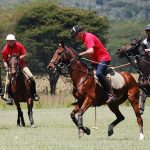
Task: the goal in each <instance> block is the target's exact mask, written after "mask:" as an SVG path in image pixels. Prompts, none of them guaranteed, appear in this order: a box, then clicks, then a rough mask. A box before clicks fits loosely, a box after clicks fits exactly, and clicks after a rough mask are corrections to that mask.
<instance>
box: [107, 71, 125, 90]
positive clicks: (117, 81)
mask: <svg viewBox="0 0 150 150" xmlns="http://www.w3.org/2000/svg"><path fill="white" fill-rule="evenodd" d="M107 78H109V80H110V82H111V86H112V88H113V89H121V88H122V87H123V86H124V85H125V80H124V77H123V76H122V75H121V74H120V73H118V72H115V71H114V74H107Z"/></svg>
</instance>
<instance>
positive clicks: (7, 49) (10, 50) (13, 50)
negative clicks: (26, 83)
mask: <svg viewBox="0 0 150 150" xmlns="http://www.w3.org/2000/svg"><path fill="white" fill-rule="evenodd" d="M6 41H7V44H6V45H5V46H4V48H3V50H2V57H3V61H4V67H5V70H6V71H8V70H9V65H8V60H9V57H11V56H13V55H18V56H19V67H20V68H21V70H22V71H23V73H25V74H26V75H27V76H28V78H29V80H30V82H31V93H32V98H33V99H34V100H35V101H38V100H39V96H38V95H37V94H36V83H35V80H34V78H33V75H32V73H31V71H30V70H29V68H28V67H27V66H26V63H25V60H24V57H25V56H26V49H25V47H24V46H23V45H22V44H21V43H19V42H17V41H16V38H15V36H14V35H13V34H9V35H7V37H6ZM7 104H9V105H12V104H13V97H12V94H11V83H10V82H9V84H8V100H7Z"/></svg>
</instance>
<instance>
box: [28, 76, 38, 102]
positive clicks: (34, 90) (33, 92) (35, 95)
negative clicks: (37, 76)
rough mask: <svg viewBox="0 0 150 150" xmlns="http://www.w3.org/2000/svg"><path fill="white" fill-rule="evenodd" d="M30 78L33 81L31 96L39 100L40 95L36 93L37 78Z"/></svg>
mask: <svg viewBox="0 0 150 150" xmlns="http://www.w3.org/2000/svg"><path fill="white" fill-rule="evenodd" d="M29 80H30V82H31V96H32V98H33V100H34V101H39V99H40V97H39V96H38V95H37V93H36V83H35V80H34V79H33V78H30V79H29Z"/></svg>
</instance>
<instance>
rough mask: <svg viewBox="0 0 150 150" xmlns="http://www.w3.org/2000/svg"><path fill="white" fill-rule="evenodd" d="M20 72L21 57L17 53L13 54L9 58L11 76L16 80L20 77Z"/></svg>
mask: <svg viewBox="0 0 150 150" xmlns="http://www.w3.org/2000/svg"><path fill="white" fill-rule="evenodd" d="M19 73H20V68H19V58H18V56H17V55H13V56H11V57H10V58H9V76H10V78H11V79H12V80H14V79H16V78H17V77H18V75H19Z"/></svg>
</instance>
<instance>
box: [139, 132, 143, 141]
mask: <svg viewBox="0 0 150 150" xmlns="http://www.w3.org/2000/svg"><path fill="white" fill-rule="evenodd" d="M139 140H141V141H142V140H144V134H143V133H140V137H139Z"/></svg>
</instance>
